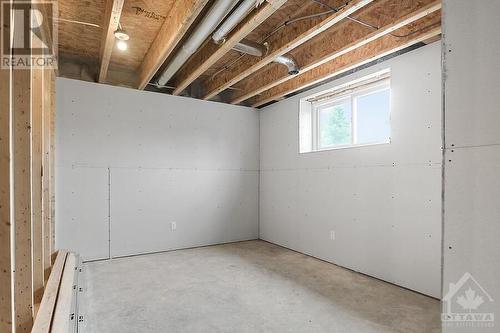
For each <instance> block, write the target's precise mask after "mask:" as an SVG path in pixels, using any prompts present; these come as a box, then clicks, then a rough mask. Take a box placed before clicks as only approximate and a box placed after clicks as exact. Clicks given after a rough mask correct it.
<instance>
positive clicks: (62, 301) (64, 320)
mask: <svg viewBox="0 0 500 333" xmlns="http://www.w3.org/2000/svg"><path fill="white" fill-rule="evenodd" d="M76 266H77V258H76V256H75V254H74V253H68V256H67V258H66V264H65V265H64V271H63V274H62V279H61V285H60V287H59V295H58V296H57V302H56V308H55V310H54V317H53V320H52V327H51V331H52V332H69V329H70V315H71V306H72V303H73V296H74V290H73V286H74V284H75V274H76Z"/></svg>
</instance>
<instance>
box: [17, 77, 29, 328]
mask: <svg viewBox="0 0 500 333" xmlns="http://www.w3.org/2000/svg"><path fill="white" fill-rule="evenodd" d="M12 94H13V96H12V131H13V134H12V148H13V150H12V154H13V156H12V162H13V175H12V181H13V203H12V204H13V217H14V219H13V221H14V235H15V236H14V238H15V250H14V256H15V266H14V313H15V321H16V332H29V331H30V330H31V325H32V324H33V314H32V306H33V286H32V283H31V282H32V281H31V279H32V263H31V258H32V257H31V172H30V169H31V156H30V150H31V149H30V148H31V147H30V146H31V107H30V104H31V103H30V102H31V70H30V69H15V70H13V71H12Z"/></svg>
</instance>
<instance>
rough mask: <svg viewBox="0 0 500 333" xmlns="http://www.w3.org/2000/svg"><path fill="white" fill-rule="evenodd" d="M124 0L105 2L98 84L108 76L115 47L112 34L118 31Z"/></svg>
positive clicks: (107, 0) (108, 0)
mask: <svg viewBox="0 0 500 333" xmlns="http://www.w3.org/2000/svg"><path fill="white" fill-rule="evenodd" d="M124 2H125V0H106V11H105V14H104V20H105V22H104V25H103V30H102V31H103V33H102V41H101V52H100V56H101V59H100V60H101V66H100V70H99V82H104V81H105V80H106V76H107V74H108V67H109V62H110V60H111V53H112V52H113V46H114V45H115V36H114V32H115V31H116V29H118V24H119V23H120V16H121V14H122V9H123V3H124Z"/></svg>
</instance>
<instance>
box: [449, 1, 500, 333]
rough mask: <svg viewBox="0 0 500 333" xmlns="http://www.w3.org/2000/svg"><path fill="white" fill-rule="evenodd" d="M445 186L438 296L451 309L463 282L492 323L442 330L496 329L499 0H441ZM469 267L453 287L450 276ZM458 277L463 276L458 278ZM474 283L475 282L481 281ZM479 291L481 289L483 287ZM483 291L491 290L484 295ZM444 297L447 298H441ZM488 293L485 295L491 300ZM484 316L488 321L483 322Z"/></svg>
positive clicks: (499, 298)
mask: <svg viewBox="0 0 500 333" xmlns="http://www.w3.org/2000/svg"><path fill="white" fill-rule="evenodd" d="M443 8H444V13H443V28H444V47H443V55H444V92H445V109H444V113H445V119H446V121H445V138H446V139H445V140H446V150H445V186H444V265H443V266H444V270H443V293H444V295H445V296H446V295H449V297H446V299H445V301H444V302H443V312H445V313H447V310H448V305H450V306H451V310H452V313H457V312H458V313H468V312H469V310H468V309H464V308H463V307H461V306H460V304H458V303H457V299H458V298H459V297H462V296H463V297H465V291H467V290H468V288H469V287H470V288H471V290H473V292H474V293H475V294H474V298H476V297H481V299H482V300H483V303H482V304H480V305H479V306H478V307H477V308H476V309H471V310H470V312H471V313H472V314H475V313H493V314H494V315H495V317H496V318H495V319H496V323H495V327H491V328H485V327H481V326H480V325H484V324H485V323H481V322H468V323H467V325H468V328H463V327H458V326H463V323H461V322H447V323H445V324H444V325H443V331H444V332H475V333H476V332H499V330H500V329H499V328H498V327H499V326H500V322H499V320H500V319H499V318H500V240H499V239H500V204H499V203H500V177H499V174H500V78H499V74H500V33H499V24H500V1H498V0H482V1H466V0H445V1H444V2H443ZM466 273H469V274H471V275H472V276H473V277H474V278H475V280H476V281H477V283H479V285H480V286H478V285H476V282H475V281H471V279H468V281H466V283H465V285H463V286H462V287H461V289H460V290H458V291H457V292H456V293H450V294H448V293H449V292H450V284H451V283H453V284H456V283H457V282H459V280H460V279H461V277H462V276H464V274H466ZM462 281H463V280H462ZM481 288H482V289H481ZM485 293H487V294H488V295H486V294H485ZM490 297H491V298H490ZM448 299H449V302H448ZM492 299H493V301H491V300H492ZM490 324H491V323H490Z"/></svg>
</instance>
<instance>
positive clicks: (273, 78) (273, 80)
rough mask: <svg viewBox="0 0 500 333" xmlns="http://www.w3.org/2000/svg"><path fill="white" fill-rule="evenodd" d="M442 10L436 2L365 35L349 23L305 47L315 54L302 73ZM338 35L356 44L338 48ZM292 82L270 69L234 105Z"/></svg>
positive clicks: (278, 70) (246, 86)
mask: <svg viewBox="0 0 500 333" xmlns="http://www.w3.org/2000/svg"><path fill="white" fill-rule="evenodd" d="M440 9H441V0H436V1H434V2H432V3H430V4H428V5H426V6H423V7H422V8H420V9H417V10H415V11H413V12H412V13H409V14H407V15H404V16H403V17H401V18H399V19H397V20H395V21H394V22H392V23H390V24H388V25H386V26H384V27H382V28H380V29H378V30H376V31H374V32H372V33H368V34H366V33H365V32H364V29H359V28H360V26H357V24H356V23H352V22H350V21H348V22H346V27H345V28H344V29H341V30H339V31H334V32H332V33H331V34H330V35H331V36H330V35H323V36H322V38H319V39H317V40H315V41H314V43H313V44H312V45H309V44H308V45H304V46H305V49H304V50H303V53H305V54H307V55H309V54H313V55H314V57H312V56H304V57H301V58H302V59H301V60H302V62H303V64H302V65H303V66H302V68H301V72H302V73H304V72H307V71H310V70H312V69H314V68H316V67H318V66H321V65H322V64H324V63H326V62H329V61H331V60H333V59H335V58H337V57H340V56H342V55H344V54H346V53H348V52H351V51H353V50H355V49H357V48H359V47H362V46H364V45H366V44H368V43H370V42H372V41H374V40H376V39H378V38H381V37H384V36H386V35H388V34H390V33H392V32H394V31H396V30H398V29H400V28H402V27H404V26H406V25H408V24H410V23H412V22H415V21H417V20H420V19H422V18H423V17H425V16H427V15H430V14H432V13H435V12H436V11H438V10H440ZM349 25H350V26H349ZM347 28H350V29H351V30H353V29H354V31H349V32H350V33H347V31H348V29H347ZM338 34H348V35H349V36H348V37H347V38H349V39H353V38H354V41H352V42H350V43H348V44H346V45H343V46H339V45H337V44H338V43H336V42H337V41H338V42H340V43H342V42H343V41H342V38H340V37H341V36H338ZM351 36H352V37H351ZM327 41H328V43H327ZM311 50H312V51H311ZM293 78H294V76H291V75H288V73H286V71H284V70H283V68H282V67H280V66H270V67H269V68H268V69H266V71H265V72H264V73H259V80H251V79H249V80H245V82H243V83H244V84H242V85H241V86H238V88H239V89H240V90H238V91H237V92H236V93H235V94H234V95H233V98H232V99H231V103H232V104H238V103H241V102H242V101H244V100H247V99H249V98H251V97H253V96H255V95H258V94H260V93H262V92H264V91H266V90H269V89H271V88H273V87H275V86H277V85H280V84H282V83H284V82H286V81H288V80H291V79H293Z"/></svg>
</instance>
